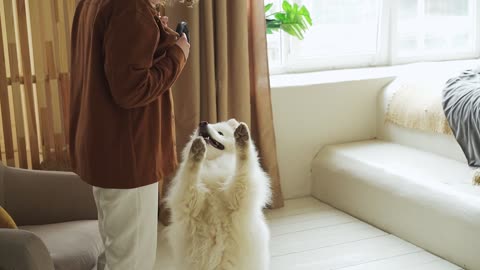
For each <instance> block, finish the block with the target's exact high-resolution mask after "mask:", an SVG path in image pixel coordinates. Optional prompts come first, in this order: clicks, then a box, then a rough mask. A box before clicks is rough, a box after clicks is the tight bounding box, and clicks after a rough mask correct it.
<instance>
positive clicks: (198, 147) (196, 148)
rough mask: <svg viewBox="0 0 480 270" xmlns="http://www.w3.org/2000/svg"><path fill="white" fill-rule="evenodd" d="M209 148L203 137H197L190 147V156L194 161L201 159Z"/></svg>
mask: <svg viewBox="0 0 480 270" xmlns="http://www.w3.org/2000/svg"><path fill="white" fill-rule="evenodd" d="M206 150H207V145H206V143H205V140H204V139H203V138H201V137H199V138H196V139H195V140H194V141H193V142H192V146H191V147H190V158H191V159H193V160H194V161H201V160H202V159H204V158H205V152H206Z"/></svg>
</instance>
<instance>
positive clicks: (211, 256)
mask: <svg viewBox="0 0 480 270" xmlns="http://www.w3.org/2000/svg"><path fill="white" fill-rule="evenodd" d="M207 129H208V135H209V136H210V138H212V139H214V140H215V141H217V142H219V143H221V144H222V145H223V146H224V150H219V149H218V148H216V147H214V146H213V144H212V143H211V142H209V138H208V137H207V138H206V139H204V138H203V137H202V136H200V135H199V132H198V130H197V131H195V133H194V135H193V136H192V139H191V141H190V142H189V143H188V144H187V146H186V147H185V150H184V151H183V161H182V163H181V165H180V169H179V170H178V172H177V175H176V177H175V178H174V180H173V182H172V186H171V188H170V190H169V194H168V196H167V198H166V202H167V206H168V207H169V208H170V209H171V214H172V216H171V224H170V226H169V227H167V239H168V241H169V243H170V245H171V247H172V250H173V255H174V269H176V270H267V269H268V268H269V261H270V253H269V238H270V233H269V230H268V226H267V223H266V221H265V217H264V214H263V208H264V207H265V206H266V204H267V203H268V202H269V200H270V195H271V194H270V185H269V178H268V177H267V175H266V173H265V172H264V171H263V170H262V169H261V167H260V165H259V162H258V157H257V152H256V150H255V146H254V143H253V142H252V140H251V137H250V132H249V129H248V127H247V125H246V124H244V123H241V124H240V123H238V122H237V121H236V120H235V119H231V120H229V121H227V122H221V123H217V124H208V126H207ZM204 137H205V136H204Z"/></svg>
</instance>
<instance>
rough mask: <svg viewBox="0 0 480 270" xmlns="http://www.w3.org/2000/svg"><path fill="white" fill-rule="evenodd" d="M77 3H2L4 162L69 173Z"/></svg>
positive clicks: (0, 105)
mask: <svg viewBox="0 0 480 270" xmlns="http://www.w3.org/2000/svg"><path fill="white" fill-rule="evenodd" d="M74 9H75V0H0V114H1V116H0V140H1V142H0V150H1V155H0V157H1V160H2V161H3V162H4V163H5V164H7V165H9V166H16V167H21V168H33V169H53V170H68V169H69V166H68V155H67V132H66V128H65V127H66V126H67V125H68V123H67V121H68V118H67V117H65V116H66V115H67V111H66V110H67V107H66V106H64V104H68V99H69V95H68V94H69V90H68V87H69V79H70V75H69V54H70V52H69V49H70V26H71V24H72V19H73V14H74Z"/></svg>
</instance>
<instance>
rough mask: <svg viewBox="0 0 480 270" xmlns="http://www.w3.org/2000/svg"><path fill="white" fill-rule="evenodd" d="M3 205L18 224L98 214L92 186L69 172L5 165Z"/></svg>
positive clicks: (33, 223) (86, 218)
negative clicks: (25, 168) (26, 168)
mask: <svg viewBox="0 0 480 270" xmlns="http://www.w3.org/2000/svg"><path fill="white" fill-rule="evenodd" d="M3 189H4V191H3V192H4V207H5V209H6V210H7V211H8V212H9V213H10V215H11V216H12V217H13V219H14V220H15V222H16V223H17V225H19V226H24V225H41V224H50V223H59V222H67V221H75V220H89V219H96V218H97V209H96V206H95V201H94V198H93V193H92V187H91V186H90V185H88V184H86V183H85V182H83V181H82V180H81V179H80V177H79V176H78V175H76V174H74V173H69V172H52V171H36V170H24V169H17V168H11V167H6V168H4V174H3Z"/></svg>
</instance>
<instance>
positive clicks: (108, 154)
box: [69, 0, 190, 270]
mask: <svg viewBox="0 0 480 270" xmlns="http://www.w3.org/2000/svg"><path fill="white" fill-rule="evenodd" d="M71 38H72V39H71V90H70V91H71V95H70V126H69V152H70V158H71V163H72V168H73V170H74V172H76V173H77V174H78V175H79V176H80V178H81V179H82V180H83V181H85V182H87V183H89V184H90V185H92V186H93V195H94V198H95V202H96V204H97V209H98V221H99V229H100V234H101V237H102V240H103V243H104V246H105V251H104V252H103V253H102V255H101V256H100V257H99V260H98V265H97V269H98V270H127V269H128V270H150V269H153V267H154V263H155V256H156V248H157V223H158V217H157V213H158V181H159V180H160V179H162V178H163V177H165V176H167V175H169V174H171V173H172V172H173V171H174V170H175V168H176V165H177V159H176V150H175V139H174V138H175V134H174V120H173V102H172V94H171V91H170V87H171V86H172V84H173V83H174V82H175V81H176V80H177V78H178V76H179V75H180V73H181V72H182V70H183V68H184V66H185V63H186V61H187V59H188V56H189V51H190V44H189V43H188V41H187V38H186V37H185V35H182V36H179V35H178V34H177V33H176V32H175V31H173V30H172V29H170V28H168V26H167V23H166V20H162V19H160V18H159V17H158V14H157V13H156V10H155V9H154V8H153V7H152V5H151V3H150V2H149V1H148V0H80V1H79V2H78V4H77V8H76V11H75V17H74V20H73V26H72V37H71ZM78 203H81V202H78Z"/></svg>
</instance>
